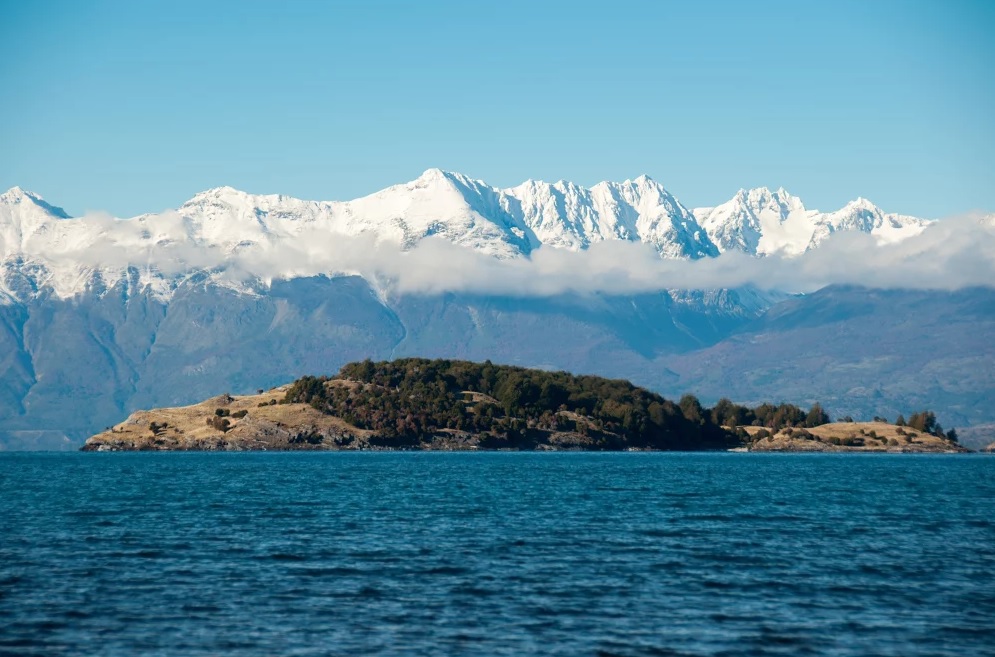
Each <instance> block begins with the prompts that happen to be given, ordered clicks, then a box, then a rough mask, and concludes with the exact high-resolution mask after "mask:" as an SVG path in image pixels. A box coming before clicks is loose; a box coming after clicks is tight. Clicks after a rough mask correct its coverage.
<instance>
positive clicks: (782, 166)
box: [0, 0, 995, 217]
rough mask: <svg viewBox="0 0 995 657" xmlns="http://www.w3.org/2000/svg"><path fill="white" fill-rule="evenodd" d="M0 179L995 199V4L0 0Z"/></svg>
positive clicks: (54, 196) (123, 198) (155, 186)
mask: <svg viewBox="0 0 995 657" xmlns="http://www.w3.org/2000/svg"><path fill="white" fill-rule="evenodd" d="M0 12H2V13H0V15H2V16H3V20H2V21H0V90H2V96H0V187H2V188H3V189H6V188H8V187H11V186H13V185H20V186H22V187H25V188H27V189H31V190H33V191H36V192H38V193H40V194H42V195H43V196H45V197H46V198H47V199H49V200H50V201H51V202H53V203H55V204H57V205H63V206H64V207H65V208H66V209H67V210H69V211H70V212H72V213H82V212H83V211H84V210H95V209H102V210H107V211H110V212H112V213H114V214H117V215H119V216H130V215H133V214H137V213H140V212H144V211H154V210H161V209H164V208H167V207H175V206H177V205H178V204H179V203H181V202H182V201H184V200H185V199H187V198H189V197H190V196H192V195H193V194H194V193H195V192H197V191H199V190H202V189H206V188H209V187H214V186H218V185H232V186H235V187H238V188H240V189H245V190H247V191H251V192H260V193H270V192H281V193H287V194H291V195H294V196H299V197H303V198H310V199H329V200H331V199H347V198H352V197H355V196H360V195H363V194H366V193H369V192H372V191H375V190H377V189H379V188H382V187H384V186H386V185H388V184H392V183H396V182H402V181H406V180H410V179H412V178H414V177H416V176H417V175H418V174H420V173H421V172H422V171H423V170H424V169H426V168H429V167H440V168H444V169H453V170H457V171H461V172H463V173H466V174H468V175H471V176H474V177H478V178H482V179H484V180H486V181H487V182H489V183H491V184H494V185H499V186H507V185H513V184H517V183H519V182H521V181H522V180H524V179H526V178H542V179H546V180H558V179H561V178H565V179H568V180H573V181H575V182H578V183H581V184H593V183H595V182H598V181H599V180H605V179H608V180H621V179H625V178H631V177H635V176H637V175H639V174H640V173H647V174H649V175H650V176H652V177H653V178H656V179H657V180H659V181H661V182H662V183H663V184H664V185H666V186H667V187H668V189H670V190H671V191H672V192H674V193H675V194H676V195H677V196H678V197H679V198H681V200H682V201H684V202H685V203H686V204H687V205H691V206H697V205H706V204H714V203H717V202H721V201H724V200H726V199H728V198H729V197H731V196H732V194H733V193H734V192H735V191H736V190H737V189H739V188H740V187H753V186H759V185H768V186H772V187H776V186H781V185H783V186H784V187H786V188H787V189H789V190H790V191H792V192H793V193H795V194H797V195H799V196H801V197H802V198H803V199H804V200H805V202H806V203H807V204H808V205H809V206H810V207H817V208H820V209H834V208H836V207H839V206H841V205H842V204H843V203H845V202H846V201H847V200H849V199H851V198H854V197H856V196H864V197H867V198H870V199H871V200H873V201H875V202H876V203H877V204H879V205H880V206H882V207H883V208H885V209H886V210H889V211H895V212H903V213H908V214H916V215H920V216H927V217H940V216H944V215H949V214H954V213H959V212H963V211H967V210H970V209H976V208H984V209H990V210H995V38H993V36H992V35H993V34H995V2H991V1H979V2H964V1H956V0H947V1H945V2H939V1H936V2H916V1H911V0H910V1H906V2H892V1H890V0H878V1H874V2H871V1H868V0H863V1H859V2H850V1H845V0H844V1H834V2H680V3H678V2H665V1H652V2H598V3H585V2H512V1H502V2H475V1H472V0H467V1H465V2H442V1H440V2H428V1H427V0H426V1H424V2H403V3H402V2H384V1H375V0H373V1H370V0H368V1H365V2H288V1H286V0H285V1H283V2H271V3H262V2H251V1H246V2H234V1H231V2H210V1H208V0H199V1H197V2H186V1H182V0H181V1H176V0H171V1H169V2H164V1H163V2H160V1H149V2H54V1H53V2H46V1H44V0H37V1H31V2H14V1H12V0H0Z"/></svg>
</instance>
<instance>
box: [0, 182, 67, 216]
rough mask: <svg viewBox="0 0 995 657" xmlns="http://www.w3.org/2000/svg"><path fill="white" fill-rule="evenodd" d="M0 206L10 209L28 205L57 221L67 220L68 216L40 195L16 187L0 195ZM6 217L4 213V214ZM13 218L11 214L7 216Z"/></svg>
mask: <svg viewBox="0 0 995 657" xmlns="http://www.w3.org/2000/svg"><path fill="white" fill-rule="evenodd" d="M0 204H2V205H5V206H8V207H11V206H15V205H22V204H28V205H30V206H35V207H37V208H38V209H40V210H41V211H43V212H44V213H46V214H48V215H51V216H52V217H55V218H57V219H69V218H70V216H69V214H68V213H67V212H66V211H65V210H63V209H62V208H60V207H58V206H55V205H52V204H51V203H49V202H47V201H46V200H45V199H44V198H42V196H41V194H36V193H34V192H29V191H28V190H26V189H23V188H21V187H18V186H16V185H15V186H14V187H11V188H10V189H8V190H7V191H6V192H4V193H3V194H0ZM4 215H6V213H4ZM9 217H13V213H12V214H11V215H9Z"/></svg>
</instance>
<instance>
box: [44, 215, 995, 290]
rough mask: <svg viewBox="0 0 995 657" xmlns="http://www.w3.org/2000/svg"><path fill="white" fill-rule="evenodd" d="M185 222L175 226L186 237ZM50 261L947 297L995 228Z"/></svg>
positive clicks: (322, 236)
mask: <svg viewBox="0 0 995 657" xmlns="http://www.w3.org/2000/svg"><path fill="white" fill-rule="evenodd" d="M160 219H161V220H164V221H170V219H169V218H168V217H166V218H160ZM106 221H108V222H110V221H112V220H110V219H106ZM180 221H181V220H180V219H179V218H178V217H177V218H176V222H177V224H178V225H177V228H180V226H179V223H180ZM161 225H162V224H160V226H161ZM177 232H179V231H177ZM47 255H48V258H47V259H49V260H50V261H59V260H63V263H64V264H68V262H69V261H70V260H71V261H75V262H76V263H79V262H80V261H81V260H82V261H83V262H84V264H87V265H89V266H92V267H95V268H105V267H124V266H137V267H139V268H143V269H155V270H157V271H159V272H161V273H162V274H164V275H166V276H174V275H182V274H184V273H189V272H191V271H196V270H203V269H210V270H214V271H216V272H219V273H220V272H223V274H222V275H223V276H227V277H230V278H232V279H241V280H244V279H247V278H261V279H263V280H266V281H269V280H274V279H282V278H292V277H298V276H315V275H322V274H329V275H334V274H359V275H362V276H364V277H366V278H367V279H369V280H371V281H375V282H376V283H377V284H378V286H380V287H381V288H385V289H387V290H390V291H391V292H394V293H398V294H438V293H444V292H467V293H479V294H495V295H511V296H526V297H542V296H552V295H557V294H562V293H568V292H570V293H580V294H585V293H607V294H629V293H639V292H651V291H657V290H663V289H674V288H677V289H712V288H736V287H741V286H746V285H752V286H756V287H758V288H761V289H770V290H774V289H776V290H781V291H785V292H810V291H814V290H816V289H819V288H821V287H825V286H826V285H830V284H853V285H862V286H868V287H877V288H910V289H946V290H953V289H958V288H963V287H971V286H991V285H995V227H992V226H987V225H983V224H980V223H979V222H978V221H977V220H975V219H973V218H956V219H946V220H942V221H939V222H936V223H935V224H932V225H930V226H929V227H928V228H926V230H924V231H923V232H922V233H921V234H919V235H917V236H915V237H912V238H909V239H906V240H904V241H902V242H898V243H891V244H880V243H878V241H877V240H876V239H875V238H874V237H872V236H870V235H867V234H864V233H856V232H848V233H838V234H836V235H833V236H832V237H830V238H829V239H828V240H826V241H825V242H824V243H823V244H821V245H820V246H819V247H818V248H816V249H814V250H812V251H809V252H807V253H805V254H803V255H801V256H795V257H779V256H773V257H766V258H754V257H750V256H747V255H745V254H741V253H725V254H723V255H721V256H720V257H718V258H704V259H701V260H691V261H686V260H662V259H660V258H659V256H658V255H657V253H656V251H654V250H653V248H652V247H650V246H648V245H645V244H639V243H632V242H621V241H613V242H601V243H597V244H594V245H593V246H591V248H590V249H588V250H586V251H579V252H574V251H566V250H561V249H555V248H549V247H547V248H542V249H539V250H538V251H536V252H534V253H533V254H532V256H531V257H530V258H517V259H506V260H500V259H497V258H494V257H491V256H488V255H485V254H482V253H479V252H476V251H473V250H471V249H469V248H466V247H462V246H458V245H455V244H453V243H451V242H449V241H448V240H446V239H444V238H441V237H429V238H426V239H424V240H422V241H421V242H419V243H418V244H417V245H416V246H415V247H413V248H411V249H409V250H406V251H402V250H401V249H400V248H399V247H398V245H397V244H394V243H390V242H376V241H375V240H374V238H373V237H372V236H368V235H358V236H346V235H341V234H335V233H329V232H327V231H322V230H320V229H319V228H317V227H315V228H307V229H304V231H303V232H301V233H299V234H296V235H294V236H293V237H292V238H290V237H289V236H283V237H280V238H264V239H261V240H258V241H255V242H247V243H244V244H242V245H239V246H235V247H233V249H232V248H222V247H216V246H204V245H196V244H191V243H189V242H186V241H184V240H175V241H170V240H159V241H157V242H155V243H152V242H151V241H149V242H147V243H146V245H145V246H143V247H141V248H136V247H135V246H123V245H121V244H119V243H118V244H115V243H100V242H97V243H93V244H90V245H88V246H87V247H86V248H85V249H83V250H82V251H79V250H75V251H74V252H71V253H70V252H68V251H67V252H62V253H50V254H47Z"/></svg>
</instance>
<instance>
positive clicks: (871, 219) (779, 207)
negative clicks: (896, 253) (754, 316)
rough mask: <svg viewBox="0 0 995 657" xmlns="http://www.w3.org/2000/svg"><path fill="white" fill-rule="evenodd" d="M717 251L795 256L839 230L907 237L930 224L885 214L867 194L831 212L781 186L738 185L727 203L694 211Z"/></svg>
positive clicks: (883, 237)
mask: <svg viewBox="0 0 995 657" xmlns="http://www.w3.org/2000/svg"><path fill="white" fill-rule="evenodd" d="M695 215H696V216H697V217H698V219H699V221H700V222H701V224H702V226H703V227H704V228H705V230H706V231H707V232H708V235H709V237H710V238H711V239H712V241H713V242H714V243H715V245H716V246H717V247H718V248H719V250H720V251H730V250H732V251H742V252H744V253H748V254H750V255H759V256H764V255H774V254H781V255H798V254H800V253H804V252H805V251H807V250H809V249H812V248H815V247H816V246H818V245H819V244H820V243H821V242H822V241H823V240H825V239H827V238H828V237H829V236H830V235H832V234H834V233H838V232H847V231H854V232H862V233H868V234H871V235H874V236H875V237H877V238H878V239H879V241H881V242H893V241H897V240H900V239H904V238H905V237H911V236H912V235H915V234H917V233H919V232H920V231H922V229H923V228H925V226H926V225H927V224H928V223H929V222H928V221H926V220H924V219H918V218H915V217H906V216H902V215H896V214H886V213H884V212H883V211H882V210H881V209H880V208H878V207H877V206H876V205H874V204H873V203H871V202H870V201H868V200H867V199H865V198H857V199H856V200H853V201H850V202H849V203H847V204H846V205H845V206H844V207H843V208H841V209H839V210H836V211H835V212H819V211H817V210H809V209H807V208H806V207H805V205H804V203H802V201H801V199H799V198H798V197H797V196H793V195H791V194H789V193H788V192H787V191H785V190H784V189H783V188H779V189H778V190H777V191H774V192H772V191H770V189H768V188H767V187H758V188H755V189H750V190H743V189H741V190H739V191H738V192H737V193H736V194H735V196H733V198H732V199H731V200H729V201H727V202H726V203H723V204H722V205H719V206H716V207H714V208H699V209H697V210H695Z"/></svg>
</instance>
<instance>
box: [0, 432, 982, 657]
mask: <svg viewBox="0 0 995 657" xmlns="http://www.w3.org/2000/svg"><path fill="white" fill-rule="evenodd" d="M993 503H995V458H993V457H987V456H981V455H975V456H963V455H859V454H729V453H700V454H683V453H622V454H619V453H613V454H594V453H547V454H536V453H434V452H433V453H279V454H277V453H218V454H213V453H208V454H204V453H108V454H58V453H52V454H45V453H34V454H31V453H23V454H15V453H7V454H0V654H11V655H15V654H16V655H46V656H48V655H108V656H110V655H114V656H117V655H121V656H124V655H136V654H141V655H197V656H200V655H259V656H263V655H351V654H356V655H370V654H381V655H462V654H476V655H605V656H607V655H673V656H677V655H724V656H736V655H853V656H857V655H860V656H864V655H903V656H907V655H958V656H965V655H993V654H995V550H993V546H995V519H993V517H995V506H993Z"/></svg>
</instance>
